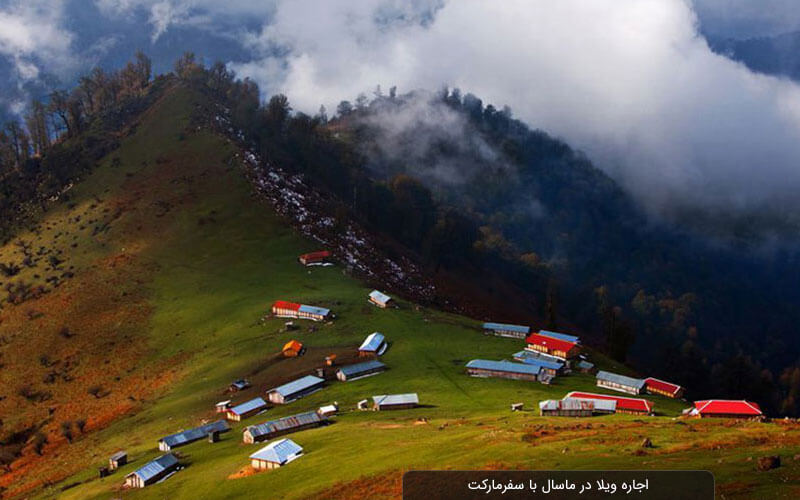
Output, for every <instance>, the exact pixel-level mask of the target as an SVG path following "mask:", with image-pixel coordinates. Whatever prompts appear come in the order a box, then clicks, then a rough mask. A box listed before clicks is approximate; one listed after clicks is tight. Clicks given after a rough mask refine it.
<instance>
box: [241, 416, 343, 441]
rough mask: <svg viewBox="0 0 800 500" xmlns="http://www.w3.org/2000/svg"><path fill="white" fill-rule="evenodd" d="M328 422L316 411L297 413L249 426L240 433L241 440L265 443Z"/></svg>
mask: <svg viewBox="0 0 800 500" xmlns="http://www.w3.org/2000/svg"><path fill="white" fill-rule="evenodd" d="M327 422H328V419H327V417H325V416H324V415H321V414H320V413H318V412H316V411H309V412H305V413H298V414H297V415H291V416H289V417H283V418H279V419H277V420H270V421H269V422H264V423H263V424H257V425H251V426H248V427H247V428H245V430H244V431H243V432H242V440H243V441H244V442H245V443H247V444H252V443H257V442H259V441H266V440H268V439H272V438H276V437H278V436H283V435H284V434H290V433H292V432H298V431H302V430H303V429H310V428H312V427H319V426H321V425H324V424H326V423H327Z"/></svg>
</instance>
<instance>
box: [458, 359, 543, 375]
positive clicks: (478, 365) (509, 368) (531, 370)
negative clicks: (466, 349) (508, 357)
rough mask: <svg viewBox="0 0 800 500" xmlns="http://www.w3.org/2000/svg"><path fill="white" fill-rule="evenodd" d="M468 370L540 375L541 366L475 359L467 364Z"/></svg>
mask: <svg viewBox="0 0 800 500" xmlns="http://www.w3.org/2000/svg"><path fill="white" fill-rule="evenodd" d="M467 368H474V369H477V370H492V371H498V372H507V373H520V374H524V375H538V374H539V370H540V369H541V366H539V365H532V364H525V363H512V362H511V361H491V360H488V359H473V360H472V361H470V362H469V363H467Z"/></svg>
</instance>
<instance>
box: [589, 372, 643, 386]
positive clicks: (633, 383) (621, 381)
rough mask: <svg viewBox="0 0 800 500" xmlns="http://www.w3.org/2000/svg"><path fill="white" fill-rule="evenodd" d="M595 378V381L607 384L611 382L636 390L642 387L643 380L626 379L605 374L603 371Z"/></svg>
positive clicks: (616, 375)
mask: <svg viewBox="0 0 800 500" xmlns="http://www.w3.org/2000/svg"><path fill="white" fill-rule="evenodd" d="M596 378H597V380H605V381H607V382H613V383H615V384H620V385H625V386H628V387H635V388H637V389H641V388H642V387H644V380H642V379H639V378H633V377H626V376H625V375H619V374H617V373H611V372H605V371H603V370H600V371H599V372H597V375H596Z"/></svg>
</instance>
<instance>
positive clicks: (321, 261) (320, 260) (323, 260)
mask: <svg viewBox="0 0 800 500" xmlns="http://www.w3.org/2000/svg"><path fill="white" fill-rule="evenodd" d="M330 259H331V252H329V251H328V250H320V251H319V252H310V253H304V254H303V255H301V256H300V257H298V258H297V260H298V261H299V262H300V263H301V264H303V265H304V266H322V265H325V264H329V263H330Z"/></svg>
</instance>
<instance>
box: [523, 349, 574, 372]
mask: <svg viewBox="0 0 800 500" xmlns="http://www.w3.org/2000/svg"><path fill="white" fill-rule="evenodd" d="M513 357H514V359H515V360H517V361H519V362H521V363H525V364H527V365H534V366H538V367H539V369H540V370H541V371H542V372H544V373H546V374H548V375H551V376H553V377H555V376H556V375H561V374H563V373H564V372H565V371H566V365H565V364H564V363H563V362H562V361H559V360H558V358H555V357H553V356H548V355H547V354H542V353H540V352H534V351H519V352H516V353H514V356H513Z"/></svg>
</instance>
